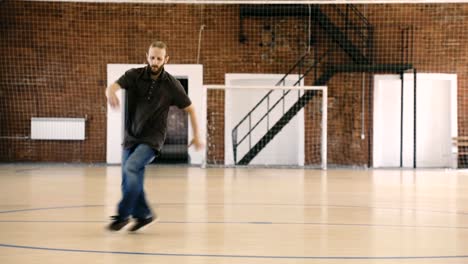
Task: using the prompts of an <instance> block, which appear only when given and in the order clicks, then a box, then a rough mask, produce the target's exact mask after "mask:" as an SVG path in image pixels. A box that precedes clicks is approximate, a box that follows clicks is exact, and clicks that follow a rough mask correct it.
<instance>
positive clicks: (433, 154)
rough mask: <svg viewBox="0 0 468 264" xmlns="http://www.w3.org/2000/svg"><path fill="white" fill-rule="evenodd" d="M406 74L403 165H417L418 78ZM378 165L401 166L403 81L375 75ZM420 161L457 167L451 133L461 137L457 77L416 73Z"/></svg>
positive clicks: (429, 165)
mask: <svg viewBox="0 0 468 264" xmlns="http://www.w3.org/2000/svg"><path fill="white" fill-rule="evenodd" d="M413 76H414V75H413V74H405V76H404V93H403V96H404V99H403V167H407V168H411V167H413V145H414V144H413V124H414V114H413V109H414V99H413V95H414V89H413V84H414V78H413ZM374 84H375V85H374V143H373V157H374V160H373V165H374V167H399V166H400V127H401V124H400V119H401V110H400V109H401V106H400V104H401V103H400V102H401V80H400V77H399V75H376V76H375V78H374ZM416 85H417V91H416V95H417V100H416V105H417V110H416V115H417V116H416V122H417V123H416V128H417V129H416V166H417V167H418V168H419V167H454V166H456V157H455V155H454V150H453V149H452V142H451V138H452V137H456V136H457V76H456V75H455V74H428V73H418V74H417V84H416Z"/></svg>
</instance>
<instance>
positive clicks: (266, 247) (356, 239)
mask: <svg viewBox="0 0 468 264" xmlns="http://www.w3.org/2000/svg"><path fill="white" fill-rule="evenodd" d="M146 192H147V196H148V199H149V200H150V201H151V204H152V207H153V209H154V210H155V211H157V213H158V214H159V215H160V222H159V223H157V224H155V225H153V226H151V227H149V228H148V229H145V230H143V231H142V232H140V233H138V234H129V233H128V232H126V231H121V232H118V233H110V232H107V231H105V229H104V227H105V226H106V224H107V223H108V217H109V216H110V215H113V214H114V213H115V206H116V204H117V202H118V200H119V199H120V167H118V166H104V165H103V166H78V165H42V164H26V165H1V166H0V263H113V264H119V263H208V264H210V263H239V264H240V263H260V264H262V263H347V264H348V263H353V264H354V263H386V264H387V263H468V171H466V170H465V171H464V170H416V171H413V170H344V169H336V170H328V171H321V170H304V169H265V168H255V169H247V168H236V169H235V168H229V169H222V168H211V169H200V168H193V167H172V166H151V167H149V168H148V169H147V178H146Z"/></svg>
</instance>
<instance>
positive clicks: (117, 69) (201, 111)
mask: <svg viewBox="0 0 468 264" xmlns="http://www.w3.org/2000/svg"><path fill="white" fill-rule="evenodd" d="M142 66H145V65H144V64H108V65H107V85H110V84H111V83H113V82H115V81H116V80H117V79H118V78H119V77H120V76H122V74H124V73H125V72H126V71H127V70H129V69H131V68H136V67H142ZM164 67H165V69H166V71H167V72H169V73H170V74H172V75H173V76H175V77H183V78H187V79H188V95H189V97H190V99H191V100H192V103H193V104H194V106H195V108H196V110H197V116H198V126H199V129H200V137H201V138H202V139H203V140H205V138H206V90H205V88H204V87H203V66H202V65H198V64H197V65H193V64H191V65H184V64H166V65H165V66H164ZM121 92H122V91H121ZM121 92H119V93H118V96H119V98H120V99H121V106H123V104H124V101H123V100H122V98H124V97H123V96H122V94H121ZM123 111H124V108H123V107H121V108H120V109H119V110H113V109H111V108H110V106H109V105H108V106H107V153H106V160H107V163H110V164H120V163H121V161H122V146H121V143H122V139H123V120H124V119H123V118H124V117H123ZM188 137H189V140H191V139H192V137H193V132H192V124H191V123H190V122H189V134H188ZM189 156H190V162H191V164H202V163H203V162H205V160H206V159H205V151H195V150H194V149H193V148H190V149H189Z"/></svg>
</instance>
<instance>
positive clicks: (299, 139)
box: [224, 74, 304, 166]
mask: <svg viewBox="0 0 468 264" xmlns="http://www.w3.org/2000/svg"><path fill="white" fill-rule="evenodd" d="M283 76H284V75H281V74H226V76H225V80H226V86H249V85H250V86H268V87H272V86H274V85H275V84H276V83H277V82H278V81H279V80H280V79H281V78H282V77H283ZM298 78H299V76H298V75H295V74H291V75H289V76H288V77H287V78H286V80H285V85H286V86H292V85H293V84H294V83H295V82H297V80H298ZM268 91H269V90H268V89H248V90H247V89H237V90H233V89H228V90H227V91H226V93H225V117H226V121H225V147H224V150H225V156H224V157H225V164H226V165H233V164H234V155H233V146H232V134H231V132H232V129H233V128H234V126H235V125H237V124H238V122H239V121H240V120H241V119H242V118H243V117H244V116H245V115H246V114H247V113H248V112H249V111H250V110H251V109H252V108H253V107H254V106H255V105H256V104H257V103H258V102H259V101H260V100H261V99H262V98H263V96H264V95H265V94H266V93H267V92H268ZM291 93H297V92H291ZM280 94H281V92H280V91H277V92H275V93H273V94H272V99H271V104H272V105H273V103H274V102H276V100H277V99H279V97H280ZM297 98H298V97H297V96H296V97H295V96H293V95H292V94H290V95H289V96H287V97H286V102H285V104H286V109H288V107H290V106H291V105H292V104H294V102H295V101H297ZM262 108H263V109H265V110H261V111H256V112H254V113H253V115H254V117H253V118H252V120H254V121H252V122H254V123H255V122H257V121H258V120H259V119H260V117H261V116H262V115H263V114H265V113H266V103H265V105H263V106H262ZM281 109H282V108H281V107H276V108H275V109H274V110H273V111H272V112H271V113H270V114H269V120H270V128H271V127H272V126H273V125H274V124H275V122H276V121H277V120H278V119H279V118H281V116H282V115H283V113H282V111H281ZM246 124H247V123H246ZM239 131H240V132H239V134H240V135H239V137H241V135H242V136H244V135H245V134H246V133H247V132H248V127H239ZM267 131H268V127H267V123H266V122H262V123H260V124H259V126H258V127H257V129H256V130H254V131H253V132H252V134H251V140H252V144H251V145H252V146H254V145H255V143H256V142H257V141H258V140H259V139H260V138H261V137H262V136H263V135H265V133H266V132H267ZM238 140H240V138H238ZM247 141H248V140H247ZM247 141H246V143H243V144H242V145H239V146H238V149H237V153H238V154H237V161H239V160H240V159H241V158H242V157H243V156H244V155H245V154H246V153H247V152H248V151H249V144H248V142H247ZM249 164H250V165H265V164H268V165H295V166H303V165H304V110H301V111H299V112H298V113H297V115H296V116H295V117H294V118H293V119H291V121H290V122H289V123H288V125H286V126H285V127H284V128H283V129H282V130H281V131H280V132H279V133H278V134H277V135H276V136H275V137H274V138H273V139H272V140H271V141H270V142H269V143H268V144H267V145H266V146H265V148H264V149H262V150H261V151H260V153H258V154H257V156H255V158H253V159H252V161H251V162H250V163H249Z"/></svg>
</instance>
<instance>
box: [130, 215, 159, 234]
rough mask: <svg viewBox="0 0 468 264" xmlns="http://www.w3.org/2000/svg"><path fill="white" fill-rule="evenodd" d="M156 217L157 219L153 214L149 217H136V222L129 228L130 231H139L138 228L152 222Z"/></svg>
mask: <svg viewBox="0 0 468 264" xmlns="http://www.w3.org/2000/svg"><path fill="white" fill-rule="evenodd" d="M155 219H157V217H156V216H155V218H153V217H152V216H150V217H148V218H137V219H136V223H135V224H134V225H133V226H132V227H130V229H128V231H130V232H135V231H137V230H138V229H140V228H142V227H144V226H146V225H148V224H150V223H151V222H153V221H154V220H155Z"/></svg>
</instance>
